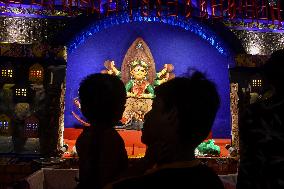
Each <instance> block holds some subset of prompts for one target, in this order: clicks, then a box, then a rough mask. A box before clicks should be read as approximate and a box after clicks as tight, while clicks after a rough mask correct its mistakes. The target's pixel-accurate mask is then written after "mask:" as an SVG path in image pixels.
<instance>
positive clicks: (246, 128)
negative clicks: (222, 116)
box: [237, 50, 284, 189]
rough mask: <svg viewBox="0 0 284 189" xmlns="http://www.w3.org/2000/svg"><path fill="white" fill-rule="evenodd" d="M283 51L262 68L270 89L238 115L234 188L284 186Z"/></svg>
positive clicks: (276, 187) (274, 54)
mask: <svg viewBox="0 0 284 189" xmlns="http://www.w3.org/2000/svg"><path fill="white" fill-rule="evenodd" d="M283 61H284V50H279V51H276V52H274V53H273V54H272V55H271V57H270V59H269V60H268V61H267V62H266V64H265V65H264V66H263V67H262V72H263V79H264V84H266V85H268V86H269V90H268V91H267V92H266V94H264V95H263V98H262V99H260V100H259V101H257V102H256V103H254V104H251V105H249V106H248V107H247V108H246V110H245V111H244V113H243V114H242V115H241V116H240V124H239V131H240V134H239V136H240V166H239V171H238V182H237V188H239V189H243V188H249V189H258V188H265V189H270V188H273V189H278V188H284V175H283V171H284V150H283V145H284V87H283V81H284V62H283Z"/></svg>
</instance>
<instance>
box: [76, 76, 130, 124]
mask: <svg viewBox="0 0 284 189" xmlns="http://www.w3.org/2000/svg"><path fill="white" fill-rule="evenodd" d="M79 98H80V103H81V111H82V113H83V115H84V116H85V117H86V118H87V119H88V121H89V122H90V123H91V125H98V124H99V125H106V126H114V124H116V123H117V122H118V121H119V120H120V119H121V117H122V113H123V111H124V109H125V103H126V91H125V87H124V84H123V82H122V81H121V80H120V79H119V78H118V77H117V76H113V75H108V74H92V75H89V76H87V77H86V78H85V79H84V80H83V81H82V82H81V84H80V88H79Z"/></svg>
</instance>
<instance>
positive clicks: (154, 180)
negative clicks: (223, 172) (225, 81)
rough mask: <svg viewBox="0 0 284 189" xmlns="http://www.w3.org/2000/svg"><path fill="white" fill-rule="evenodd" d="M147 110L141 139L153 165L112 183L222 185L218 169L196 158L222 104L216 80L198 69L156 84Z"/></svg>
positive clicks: (128, 185) (138, 187)
mask: <svg viewBox="0 0 284 189" xmlns="http://www.w3.org/2000/svg"><path fill="white" fill-rule="evenodd" d="M155 95H156V97H155V98H154V101H153V105H152V109H151V110H150V111H149V112H148V113H147V114H146V116H145V122H144V127H143V130H142V142H143V143H145V144H146V145H147V152H146V155H145V160H146V162H147V164H146V166H147V167H149V168H150V169H148V170H147V171H146V172H145V173H144V174H143V175H142V176H136V177H132V178H127V179H124V180H120V181H117V182H114V183H112V184H111V185H108V187H109V188H115V189H120V188H136V189H142V188H143V189H146V188H194V189H198V188H202V189H204V188H214V189H215V188H220V189H222V188H223V184H222V182H221V180H220V179H219V177H218V175H217V174H216V173H214V172H213V171H212V170H211V169H210V168H209V167H207V166H205V165H203V164H201V163H200V161H199V160H197V159H195V154H194V150H195V148H196V147H197V146H198V145H199V144H200V143H201V142H202V141H203V140H205V139H206V137H207V136H208V134H209V132H210V131H211V127H212V125H213V122H214V119H215V116H216V113H217V110H218V108H219V104H220V102H219V95H218V93H217V90H216V88H215V85H214V84H213V83H212V82H211V81H209V80H207V79H206V78H205V76H204V75H203V74H202V73H200V72H197V71H192V72H191V75H189V76H187V77H177V78H174V79H172V80H170V81H168V82H166V83H164V84H162V85H160V86H158V87H156V88H155Z"/></svg>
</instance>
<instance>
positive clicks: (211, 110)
mask: <svg viewBox="0 0 284 189" xmlns="http://www.w3.org/2000/svg"><path fill="white" fill-rule="evenodd" d="M190 72H191V73H190ZM155 92H156V98H160V99H162V100H163V102H165V106H166V107H165V109H166V111H167V110H170V109H172V108H176V109H177V112H178V115H177V116H178V123H179V124H178V127H179V128H178V134H179V137H180V140H181V141H182V142H184V143H190V144H191V145H193V146H197V145H198V144H200V143H201V142H202V141H203V140H205V139H206V138H207V136H208V135H209V133H210V131H211V128H212V125H213V122H214V120H215V116H216V113H217V111H218V108H219V104H220V100H219V95H218V92H217V90H216V87H215V84H214V83H213V82H211V81H209V80H208V79H206V77H205V76H204V75H203V74H202V73H201V72H198V71H192V69H191V70H189V72H188V74H187V76H184V77H176V78H174V79H172V80H170V81H168V82H166V83H164V84H162V85H160V86H158V87H157V88H156V89H155Z"/></svg>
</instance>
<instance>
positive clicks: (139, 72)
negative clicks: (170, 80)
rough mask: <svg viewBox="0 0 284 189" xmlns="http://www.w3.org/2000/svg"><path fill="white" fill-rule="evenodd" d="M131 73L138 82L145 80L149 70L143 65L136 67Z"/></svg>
mask: <svg viewBox="0 0 284 189" xmlns="http://www.w3.org/2000/svg"><path fill="white" fill-rule="evenodd" d="M130 73H131V75H132V76H133V77H134V78H135V79H136V80H143V79H145V78H146V76H147V70H146V69H145V68H144V67H143V66H141V65H137V66H135V67H134V68H133V69H132V70H131V72H130Z"/></svg>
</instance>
